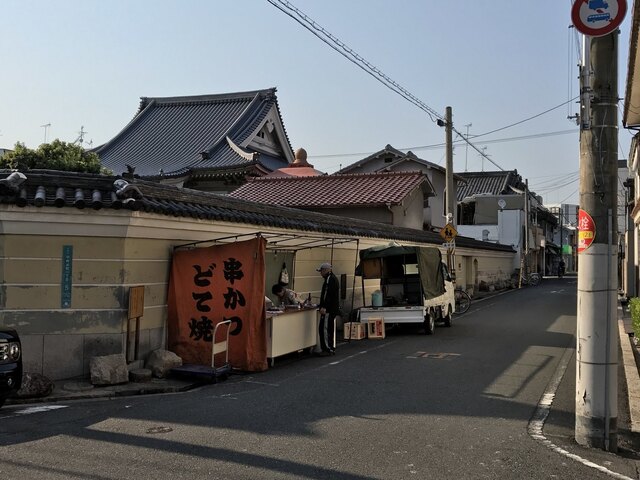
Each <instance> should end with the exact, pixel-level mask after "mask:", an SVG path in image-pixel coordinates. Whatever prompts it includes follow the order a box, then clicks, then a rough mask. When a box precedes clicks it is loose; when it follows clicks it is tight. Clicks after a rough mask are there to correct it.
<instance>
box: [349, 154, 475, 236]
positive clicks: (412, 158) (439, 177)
mask: <svg viewBox="0 0 640 480" xmlns="http://www.w3.org/2000/svg"><path fill="white" fill-rule="evenodd" d="M415 171H418V172H422V173H424V174H425V175H426V176H427V178H428V179H429V182H430V183H431V185H432V187H433V192H434V193H433V195H432V196H429V197H428V198H425V203H424V229H425V230H433V231H440V229H442V228H443V227H444V226H445V225H446V223H447V219H446V204H445V195H444V193H445V191H446V169H445V168H444V167H441V166H440V165H436V164H435V163H431V162H428V161H426V160H423V159H421V158H418V157H417V156H416V155H415V154H414V153H413V152H407V153H403V152H401V151H400V150H397V149H395V148H393V147H392V146H391V145H387V146H385V147H384V148H383V149H382V150H380V151H378V152H376V153H374V154H372V155H369V156H368V157H366V158H364V159H362V160H359V161H357V162H355V163H353V164H351V165H348V166H346V167H344V168H342V169H341V170H339V171H338V172H337V173H340V174H343V173H349V174H353V173H379V172H415ZM456 182H457V183H464V179H463V178H462V177H460V176H458V175H455V174H454V188H455V185H456ZM454 197H455V192H454Z"/></svg>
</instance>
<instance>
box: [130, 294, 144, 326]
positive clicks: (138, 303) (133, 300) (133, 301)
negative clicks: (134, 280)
mask: <svg viewBox="0 0 640 480" xmlns="http://www.w3.org/2000/svg"><path fill="white" fill-rule="evenodd" d="M143 313H144V286H139V287H131V288H130V289H129V313H128V316H127V318H128V319H129V320H131V319H132V318H138V317H141V316H142V314H143Z"/></svg>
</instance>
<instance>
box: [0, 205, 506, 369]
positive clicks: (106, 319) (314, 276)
mask: <svg viewBox="0 0 640 480" xmlns="http://www.w3.org/2000/svg"><path fill="white" fill-rule="evenodd" d="M0 219H1V220H0V275H1V279H0V281H1V285H0V325H2V326H7V327H12V328H16V330H17V331H18V333H19V334H20V336H21V339H22V341H23V344H24V348H23V350H24V362H25V370H26V371H31V372H40V373H43V374H45V375H47V376H49V377H50V378H52V379H54V380H59V379H65V378H73V377H78V376H83V375H87V374H88V365H89V359H90V358H91V356H93V355H105V354H111V353H120V352H124V349H125V347H124V345H125V335H126V331H127V320H126V318H127V315H126V313H127V302H128V292H129V288H130V287H131V286H136V285H142V286H144V288H145V302H144V315H143V317H142V318H141V332H140V357H141V358H144V357H145V356H146V355H147V353H148V352H150V351H152V350H154V349H157V348H161V347H164V346H165V345H166V343H165V336H166V319H167V305H166V302H167V299H166V295H167V286H168V279H169V269H170V262H171V252H172V248H173V246H175V245H180V244H184V243H189V242H194V241H206V240H212V239H215V238H222V237H230V236H236V235H237V236H241V235H245V234H255V233H256V232H258V231H263V232H265V231H266V230H265V229H264V228H261V227H259V226H252V225H244V224H232V223H225V222H215V223H214V222H210V221H205V220H198V219H192V218H182V217H166V216H162V215H157V214H148V213H143V212H131V211H125V210H120V211H116V210H100V211H92V210H78V209H71V208H65V209H53V208H41V209H38V208H36V207H25V208H18V207H15V206H11V205H0ZM291 233H296V232H291ZM297 233H299V234H301V235H305V234H308V232H297ZM386 243H388V240H386V241H385V240H370V239H367V240H362V241H360V242H355V241H353V242H349V243H344V244H341V245H338V246H336V247H335V248H334V249H333V251H332V249H331V248H330V247H327V248H313V249H307V250H300V251H298V252H297V253H296V254H295V264H294V265H293V270H290V272H289V273H290V275H292V284H291V285H292V287H293V288H294V289H295V290H296V291H297V292H299V293H301V294H303V295H304V296H305V297H306V295H307V294H308V293H311V296H312V299H314V300H315V301H317V300H318V299H319V296H320V289H321V287H322V279H321V277H320V275H319V273H318V272H316V271H315V269H316V268H317V266H318V265H319V264H320V263H322V262H331V263H333V265H334V273H335V274H336V275H337V276H338V278H341V276H342V274H345V275H346V298H345V299H343V300H342V306H343V309H344V311H345V313H347V312H348V311H350V310H351V308H352V298H353V297H352V295H354V296H355V304H354V305H355V307H358V306H360V305H361V304H362V285H361V280H360V277H357V278H356V282H355V290H354V274H353V273H354V269H355V266H356V257H357V249H358V248H359V249H364V248H368V247H370V246H374V245H382V244H386ZM64 245H71V246H73V261H72V292H71V294H72V296H71V308H62V305H61V278H62V251H63V246H64ZM203 246H204V244H203ZM267 248H268V252H267V255H270V253H269V247H267ZM471 254H473V255H475V256H476V257H477V258H478V259H479V265H480V267H479V272H480V273H479V276H480V278H483V279H484V278H486V279H489V278H494V277H496V276H500V275H502V269H503V267H504V265H506V264H510V262H511V261H512V254H504V253H498V254H495V253H492V252H485V251H478V252H466V253H464V255H471ZM274 256H275V255H274ZM289 258H291V259H292V258H293V256H290V257H289ZM272 260H273V261H272V262H270V263H269V265H271V264H273V265H275V267H274V266H271V267H268V270H267V281H266V283H267V288H268V289H269V290H270V286H271V284H272V282H273V280H274V279H275V278H277V273H278V272H279V268H280V267H281V265H282V263H281V262H280V258H278V259H275V258H274V259H272ZM462 264H464V262H462ZM269 270H271V271H269ZM273 270H275V272H274V271H273ZM368 289H372V287H371V286H369V287H368ZM366 294H367V295H370V292H369V291H367V292H366ZM134 324H135V322H132V325H134ZM131 346H133V345H132V343H131Z"/></svg>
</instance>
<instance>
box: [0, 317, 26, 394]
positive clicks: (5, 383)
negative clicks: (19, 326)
mask: <svg viewBox="0 0 640 480" xmlns="http://www.w3.org/2000/svg"><path fill="white" fill-rule="evenodd" d="M21 383H22V345H20V337H18V333H17V332H16V331H15V330H11V329H7V328H3V327H0V407H2V405H3V404H4V402H5V400H6V399H7V397H8V396H9V395H11V394H12V393H13V392H16V391H18V390H19V389H20V384H21Z"/></svg>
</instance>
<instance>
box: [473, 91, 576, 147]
mask: <svg viewBox="0 0 640 480" xmlns="http://www.w3.org/2000/svg"><path fill="white" fill-rule="evenodd" d="M578 98H580V96H579V95H578V96H575V97H573V98H572V99H570V100H567V101H566V102H562V103H560V104H559V105H556V106H555V107H551V108H549V109H548V110H545V111H544V112H540V113H538V114H536V115H533V116H531V117H528V118H525V119H524V120H520V121H519V122H515V123H512V124H510V125H506V126H504V127H500V128H496V129H495V130H490V131H488V132H484V133H480V134H478V135H472V137H471V138H473V139H474V140H475V139H476V138H478V137H482V136H484V135H489V134H491V133H496V132H499V131H501V130H506V129H507V128H511V127H515V126H516V125H520V124H521V123H525V122H528V121H529V120H533V119H534V118H538V117H540V116H542V115H544V114H545V113H549V112H552V111H553V110H556V109H558V108H560V107H562V106H564V105H566V104H567V103H570V102H573V101H574V100H577V99H578Z"/></svg>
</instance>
